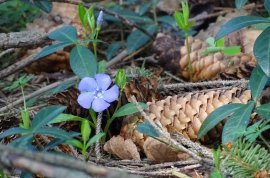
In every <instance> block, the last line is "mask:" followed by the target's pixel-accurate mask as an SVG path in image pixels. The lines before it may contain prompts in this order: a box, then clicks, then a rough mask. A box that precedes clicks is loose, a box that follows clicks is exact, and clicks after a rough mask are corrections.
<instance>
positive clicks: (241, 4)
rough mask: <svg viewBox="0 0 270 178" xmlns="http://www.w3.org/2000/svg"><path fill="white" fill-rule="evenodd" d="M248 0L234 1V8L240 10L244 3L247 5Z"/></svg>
mask: <svg viewBox="0 0 270 178" xmlns="http://www.w3.org/2000/svg"><path fill="white" fill-rule="evenodd" d="M247 1H248V0H235V7H236V8H237V9H241V8H242V7H243V6H244V5H245V4H246V3H247Z"/></svg>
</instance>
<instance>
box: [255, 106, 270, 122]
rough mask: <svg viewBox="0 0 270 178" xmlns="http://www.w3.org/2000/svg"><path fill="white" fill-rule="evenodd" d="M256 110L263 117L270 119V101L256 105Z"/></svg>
mask: <svg viewBox="0 0 270 178" xmlns="http://www.w3.org/2000/svg"><path fill="white" fill-rule="evenodd" d="M255 112H256V113H257V114H259V115H260V116H262V117H263V118H265V119H267V120H270V103H267V104H263V105H261V106H258V107H256V109H255Z"/></svg>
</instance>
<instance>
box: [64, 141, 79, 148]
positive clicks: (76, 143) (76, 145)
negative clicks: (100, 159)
mask: <svg viewBox="0 0 270 178" xmlns="http://www.w3.org/2000/svg"><path fill="white" fill-rule="evenodd" d="M65 143H66V144H68V145H72V146H74V147H76V148H80V149H83V143H82V142H80V141H79V140H77V139H72V140H67V141H66V142H65Z"/></svg>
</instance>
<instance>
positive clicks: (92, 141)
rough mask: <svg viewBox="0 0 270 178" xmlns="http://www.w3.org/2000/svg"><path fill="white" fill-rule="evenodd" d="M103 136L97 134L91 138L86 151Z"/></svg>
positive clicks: (103, 134)
mask: <svg viewBox="0 0 270 178" xmlns="http://www.w3.org/2000/svg"><path fill="white" fill-rule="evenodd" d="M104 136H105V133H98V134H97V135H95V136H93V137H92V138H91V139H90V140H89V141H88V143H87V144H86V149H88V148H89V147H90V146H92V145H93V144H94V143H96V142H97V141H99V140H100V139H101V138H102V137H104Z"/></svg>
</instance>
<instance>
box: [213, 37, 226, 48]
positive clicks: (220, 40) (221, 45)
mask: <svg viewBox="0 0 270 178" xmlns="http://www.w3.org/2000/svg"><path fill="white" fill-rule="evenodd" d="M224 44H225V39H224V38H220V39H218V40H217V41H215V46H216V47H224Z"/></svg>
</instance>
